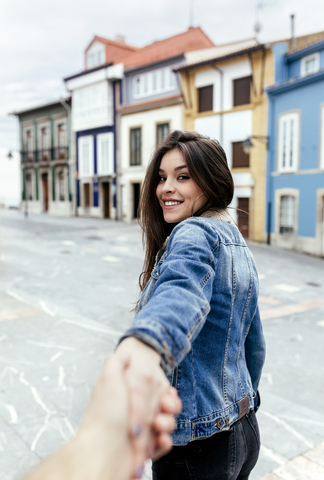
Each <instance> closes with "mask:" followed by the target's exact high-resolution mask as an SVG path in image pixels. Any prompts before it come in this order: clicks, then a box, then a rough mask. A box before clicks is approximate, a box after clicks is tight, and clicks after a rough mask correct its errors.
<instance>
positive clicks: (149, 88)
mask: <svg viewBox="0 0 324 480" xmlns="http://www.w3.org/2000/svg"><path fill="white" fill-rule="evenodd" d="M162 72H164V81H165V84H164V87H162V85H161V84H162ZM153 75H156V88H155V89H154V88H153ZM175 75H176V74H175V73H174V72H172V67H164V68H158V69H155V70H151V71H150V72H146V73H141V74H139V75H135V76H134V77H133V79H132V82H133V97H134V98H143V97H149V96H152V95H159V94H161V93H164V92H169V91H173V90H176V87H177V82H176V78H175ZM138 82H139V91H137V85H138ZM145 87H146V88H145Z"/></svg>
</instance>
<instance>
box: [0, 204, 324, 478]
mask: <svg viewBox="0 0 324 480" xmlns="http://www.w3.org/2000/svg"><path fill="white" fill-rule="evenodd" d="M0 233H1V279H0V471H1V480H13V479H14V478H17V475H21V474H22V473H23V472H25V471H26V470H27V469H28V468H29V467H30V466H32V465H34V464H35V463H37V462H38V461H39V460H40V459H42V458H44V456H46V455H47V454H49V453H50V452H52V451H53V450H55V449H56V448H58V447H59V445H61V444H62V443H63V442H65V441H67V440H68V439H69V438H71V436H73V434H74V432H75V430H76V428H77V425H78V423H79V421H80V418H81V416H82V412H83V411H84V407H85V405H86V402H87V400H88V397H89V392H90V391H91V386H92V385H93V383H94V381H95V378H96V376H97V375H98V373H99V371H100V367H101V365H102V362H103V359H104V358H105V356H106V355H107V354H108V353H109V352H111V351H112V350H113V349H114V347H115V345H116V341H117V339H118V337H119V336H120V334H121V333H122V332H123V331H124V330H125V328H126V327H127V326H128V325H129V323H130V321H131V318H132V313H131V312H130V310H131V309H132V307H133V305H134V302H135V301H136V298H137V295H138V283H137V279H138V275H139V273H140V271H141V265H142V262H143V254H142V246H141V232H140V229H139V227H138V226H137V225H135V224H131V225H126V224H121V223H116V222H113V221H107V220H105V221H104V220H94V219H82V218H73V219H70V218H69V219H68V218H66V219H64V218H57V217H49V216H47V215H38V216H36V215H34V216H33V215H32V216H30V217H29V218H28V220H26V219H24V218H23V216H22V214H21V213H20V212H11V211H1V232H0ZM250 248H251V250H252V252H253V254H254V257H255V260H256V263H257V265H258V270H259V276H260V308H261V316H262V319H263V325H264V332H265V336H266V341H267V360H266V365H265V369H264V374H263V377H262V381H261V388H260V390H261V396H262V408H261V409H260V411H259V413H258V420H259V424H260V430H261V439H262V447H261V453H260V459H259V462H258V465H257V467H256V468H255V470H254V471H253V474H252V475H251V479H252V480H257V479H261V478H262V480H278V479H279V480H280V479H284V480H291V479H292V480H294V479H301V480H305V479H308V478H309V479H312V480H315V479H324V474H323V469H324V465H323V458H324V446H323V445H324V443H323V442H324V428H323V427H324V412H323V406H322V404H323V398H324V395H323V394H324V383H323V373H324V349H323V344H324V261H323V259H318V258H313V257H310V256H306V255H300V254H296V253H292V252H284V251H281V250H278V249H275V248H273V247H268V246H266V245H259V244H255V243H251V244H250ZM270 472H271V473H270ZM146 478H150V474H149V465H148V466H147V473H146Z"/></svg>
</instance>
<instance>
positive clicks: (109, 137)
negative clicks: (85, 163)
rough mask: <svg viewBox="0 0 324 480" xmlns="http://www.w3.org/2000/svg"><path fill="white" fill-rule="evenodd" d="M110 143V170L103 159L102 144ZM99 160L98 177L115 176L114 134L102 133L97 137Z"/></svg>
mask: <svg viewBox="0 0 324 480" xmlns="http://www.w3.org/2000/svg"><path fill="white" fill-rule="evenodd" d="M103 142H108V168H105V164H104V159H103V158H102V143H103ZM97 160H98V176H103V175H113V174H114V134H113V132H106V133H100V134H98V135H97Z"/></svg>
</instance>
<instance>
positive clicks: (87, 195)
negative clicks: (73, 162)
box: [83, 183, 90, 209]
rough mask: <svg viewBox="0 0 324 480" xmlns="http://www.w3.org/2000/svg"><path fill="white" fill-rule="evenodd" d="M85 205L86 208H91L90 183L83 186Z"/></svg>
mask: <svg viewBox="0 0 324 480" xmlns="http://www.w3.org/2000/svg"><path fill="white" fill-rule="evenodd" d="M83 205H84V208H86V209H88V208H90V183H84V184H83Z"/></svg>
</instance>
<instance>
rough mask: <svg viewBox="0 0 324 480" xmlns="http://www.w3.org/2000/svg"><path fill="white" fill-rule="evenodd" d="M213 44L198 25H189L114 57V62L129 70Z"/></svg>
mask: <svg viewBox="0 0 324 480" xmlns="http://www.w3.org/2000/svg"><path fill="white" fill-rule="evenodd" d="M213 46H214V44H213V42H212V41H211V40H210V39H209V38H208V37H207V35H206V34H205V33H204V32H203V31H202V30H201V28H200V27H189V29H188V30H187V31H186V32H184V33H180V34H179V35H175V36H173V37H169V38H166V39H164V40H158V41H156V42H154V43H151V44H150V45H147V46H146V47H143V48H141V49H139V50H138V51H137V52H134V53H131V54H129V55H127V56H126V57H124V58H120V59H116V63H118V61H120V62H122V63H123V64H124V66H125V69H126V70H131V69H134V68H136V67H141V66H145V65H149V64H151V63H155V62H160V61H162V60H167V59H168V58H173V57H177V56H180V55H183V54H185V53H187V52H191V51H193V50H198V49H203V48H208V47H213Z"/></svg>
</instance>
